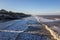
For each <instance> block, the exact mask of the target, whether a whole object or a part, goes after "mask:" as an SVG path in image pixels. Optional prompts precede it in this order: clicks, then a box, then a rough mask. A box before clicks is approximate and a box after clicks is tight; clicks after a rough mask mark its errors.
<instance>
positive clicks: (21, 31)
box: [0, 30, 24, 33]
mask: <svg viewBox="0 0 60 40" xmlns="http://www.w3.org/2000/svg"><path fill="white" fill-rule="evenodd" d="M0 32H13V33H21V32H24V31H15V30H0Z"/></svg>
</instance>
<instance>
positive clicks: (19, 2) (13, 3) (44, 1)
mask: <svg viewBox="0 0 60 40" xmlns="http://www.w3.org/2000/svg"><path fill="white" fill-rule="evenodd" d="M0 9H5V10H8V11H13V12H23V13H26V14H33V15H60V0H0Z"/></svg>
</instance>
